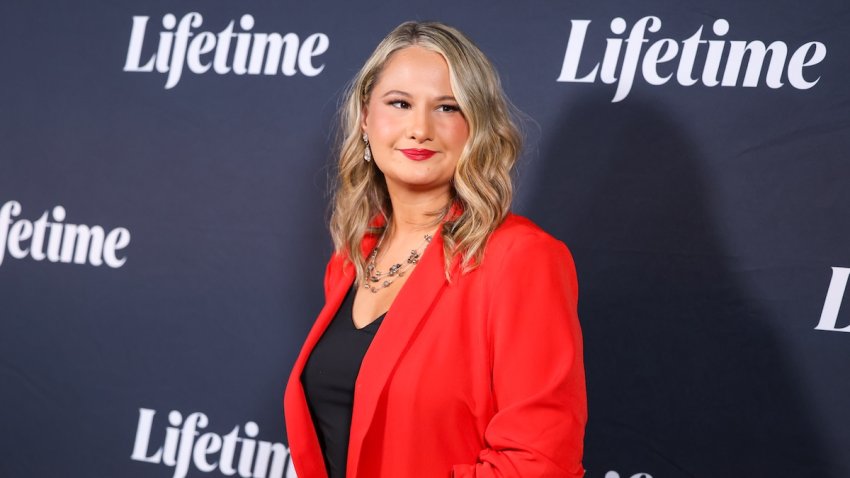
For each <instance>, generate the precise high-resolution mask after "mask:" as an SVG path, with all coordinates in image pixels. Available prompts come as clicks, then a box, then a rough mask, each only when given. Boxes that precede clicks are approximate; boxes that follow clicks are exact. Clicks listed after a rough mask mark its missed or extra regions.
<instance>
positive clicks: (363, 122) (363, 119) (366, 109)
mask: <svg viewBox="0 0 850 478" xmlns="http://www.w3.org/2000/svg"><path fill="white" fill-rule="evenodd" d="M367 116H369V106H368V105H363V107H362V108H360V129H361V131H362V132H363V133H365V132H366V117H367Z"/></svg>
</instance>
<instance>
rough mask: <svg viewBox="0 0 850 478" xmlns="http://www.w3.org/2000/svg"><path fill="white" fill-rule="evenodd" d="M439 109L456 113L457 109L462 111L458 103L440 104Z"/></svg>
mask: <svg viewBox="0 0 850 478" xmlns="http://www.w3.org/2000/svg"><path fill="white" fill-rule="evenodd" d="M438 109H439V110H440V111H442V112H444V113H454V112H456V111H460V107H459V106H457V105H440V107H439V108H438Z"/></svg>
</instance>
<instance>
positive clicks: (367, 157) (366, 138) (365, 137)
mask: <svg viewBox="0 0 850 478" xmlns="http://www.w3.org/2000/svg"><path fill="white" fill-rule="evenodd" d="M363 142H364V143H366V148H365V149H364V150H363V159H364V160H366V162H367V163H368V162H369V161H371V160H372V149H371V148H370V147H369V135H368V134H366V133H363Z"/></svg>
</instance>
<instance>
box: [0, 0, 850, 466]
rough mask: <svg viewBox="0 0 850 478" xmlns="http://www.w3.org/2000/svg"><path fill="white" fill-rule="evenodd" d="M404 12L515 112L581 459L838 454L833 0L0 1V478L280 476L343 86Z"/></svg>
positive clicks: (844, 125)
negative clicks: (494, 87) (450, 42)
mask: <svg viewBox="0 0 850 478" xmlns="http://www.w3.org/2000/svg"><path fill="white" fill-rule="evenodd" d="M408 19H419V20H425V19H438V20H441V21H444V22H447V23H450V24H453V25H455V26H457V27H459V28H460V29H462V30H463V31H465V32H466V33H467V34H468V35H469V36H470V37H472V38H473V39H474V40H475V41H476V42H477V43H478V45H479V46H480V47H481V48H482V49H483V50H484V51H485V53H486V54H487V55H488V56H489V57H490V58H491V59H492V60H493V62H494V63H495V64H496V66H497V68H498V69H499V71H500V73H501V75H502V79H503V82H504V86H505V89H506V90H507V93H508V95H509V96H510V98H511V99H512V101H513V102H514V103H515V104H516V106H517V107H518V108H519V109H520V110H521V111H523V112H524V114H525V115H527V117H525V118H524V120H523V129H524V131H525V135H526V138H527V148H526V151H525V154H524V155H523V158H522V161H521V165H520V168H519V174H518V195H517V200H516V203H515V211H516V212H518V213H520V214H524V215H527V216H529V217H530V218H531V219H533V220H534V221H536V222H537V223H538V224H540V225H541V226H542V227H544V228H545V229H546V230H548V231H550V232H551V233H552V234H554V235H555V236H556V237H558V238H559V239H561V240H563V241H564V242H566V243H567V244H568V245H569V246H570V248H571V250H572V252H573V254H574V256H575V260H576V264H577V268H578V273H579V283H580V303H579V312H580V317H581V322H582V326H583V329H584V334H585V336H584V337H585V347H586V356H585V361H586V366H587V383H588V397H589V407H590V420H589V423H588V428H587V435H586V454H585V466H586V468H587V469H588V473H587V476H588V477H598V478H603V477H604V478H621V477H622V478H625V477H632V478H647V477H653V478H662V477H718V476H720V477H752V476H777V477H786V476H787V477H801V476H805V477H818V478H839V477H846V476H850V454H848V453H847V452H846V447H847V444H848V443H850V427H848V424H850V407H848V405H847V399H848V397H850V374H848V373H847V371H846V364H847V363H848V362H850V334H848V333H847V332H850V313H848V312H847V308H846V307H845V308H844V309H843V310H842V309H841V302H842V299H843V298H844V296H845V295H846V285H847V279H848V275H850V221H848V218H847V213H848V206H850V188H848V184H850V164H848V160H850V61H848V58H850V51H848V45H850V29H848V27H847V24H848V21H850V7H848V6H847V4H846V2H844V1H840V0H821V1H812V2H807V3H805V4H803V3H801V2H792V1H788V0H780V1H770V2H768V1H756V2H743V3H742V2H734V1H731V0H715V1H711V2H707V1H703V2H696V1H694V2H670V1H665V0H648V1H646V2H639V3H638V4H636V3H634V2H626V1H607V2H592V1H585V0H577V1H560V2H556V1H531V2H523V3H517V2H507V1H491V2H477V3H465V4H456V2H449V1H436V2H430V3H429V4H428V5H424V4H422V3H421V2H369V1H367V2H356V3H351V2H339V1H336V2H289V1H260V0H249V1H242V2H235V1H224V0H205V1H199V0H176V1H146V2H128V1H118V2H74V3H63V2H44V1H29V2H6V3H4V4H3V5H2V6H0V58H2V59H3V66H2V69H0V86H2V88H0V110H1V111H2V114H0V406H2V408H0V410H2V411H0V414H2V415H0V423H2V429H3V433H2V438H0V440H2V450H3V455H2V460H0V476H4V477H6V476H8V477H33V476H36V477H41V476H69V477H88V476H121V477H135V476H151V477H154V476H162V477H175V478H178V477H184V476H204V475H211V476H241V477H256V478H260V477H275V478H277V477H282V476H288V477H291V476H293V474H292V473H293V472H292V471H291V469H290V467H289V461H288V453H287V448H286V443H287V441H286V436H285V431H284V423H283V417H282V411H281V397H282V393H283V387H284V383H285V380H286V378H287V376H288V372H289V369H290V367H291V366H292V363H293V361H294V359H295V355H296V353H297V352H298V349H299V347H300V345H301V342H302V340H303V339H304V337H305V336H306V333H307V330H308V327H309V326H310V325H311V323H312V321H313V319H314V317H315V315H316V313H317V312H318V310H319V308H320V307H321V305H322V292H321V290H322V289H321V278H322V273H323V271H324V265H325V262H326V260H327V258H328V255H329V253H330V250H331V245H330V240H329V238H328V235H327V230H326V226H325V219H326V217H327V214H326V212H327V204H328V201H329V195H328V188H327V184H328V175H329V173H330V171H331V170H332V162H333V157H332V154H331V149H332V147H333V137H334V136H333V129H334V127H335V114H336V108H337V105H338V101H339V97H340V94H341V91H342V89H343V88H344V86H345V84H346V82H347V81H349V79H350V78H351V77H352V76H353V74H354V73H355V72H356V71H357V69H358V68H359V66H360V65H361V64H362V62H363V61H364V60H365V58H366V57H367V56H368V55H369V53H370V52H371V50H372V48H374V46H375V45H376V44H377V42H378V41H379V40H380V39H381V38H382V37H383V36H384V35H385V34H386V33H387V32H388V31H389V30H390V29H392V28H393V27H394V26H395V25H397V24H398V23H400V22H401V21H404V20H408ZM274 34H278V35H279V36H275V35H274ZM270 39H271V41H272V43H271V44H270V45H271V47H270V48H268V49H264V43H263V42H267V41H269V40H270ZM278 40H279V41H278ZM276 41H277V43H275V42H276ZM275 49H277V50H275ZM276 55H279V56H276ZM178 73H179V75H178ZM629 78H633V81H632V84H631V86H630V87H629V83H628V82H629Z"/></svg>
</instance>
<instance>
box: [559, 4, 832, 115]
mask: <svg viewBox="0 0 850 478" xmlns="http://www.w3.org/2000/svg"><path fill="white" fill-rule="evenodd" d="M571 24H572V28H571V30H570V38H569V40H568V41H567V50H566V53H565V54H564V62H563V64H562V66H561V74H560V76H558V80H557V81H560V82H567V83H593V82H595V81H596V78H597V77H598V78H599V79H600V80H601V81H602V82H603V83H607V84H614V83H616V84H617V91H616V92H615V94H614V98H613V99H612V100H611V102H612V103H616V102H618V101H622V100H623V99H625V98H626V96H628V94H629V92H630V91H631V89H632V85H633V83H634V79H635V75H636V74H637V71H638V66H640V72H641V74H642V76H643V79H644V80H646V82H647V83H649V84H650V85H663V84H665V83H667V82H668V81H670V80H671V79H673V77H675V78H676V82H677V83H679V84H680V85H682V86H692V85H695V84H697V83H701V84H702V85H705V86H710V87H711V86H717V85H720V86H726V87H734V86H739V81H740V80H741V78H740V76H741V70H742V69H743V70H744V78H743V81H741V82H740V86H744V87H748V88H754V87H756V86H758V83H759V79H760V78H761V76H762V71H763V70H764V64H765V58H766V57H767V54H768V53H770V61H769V62H768V64H767V73H766V74H765V76H764V82H765V84H766V85H767V86H768V87H770V88H774V89H775V88H780V87H782V86H783V85H784V83H783V81H782V80H783V74H784V78H785V79H786V80H787V81H788V84H790V85H791V86H792V87H794V88H796V89H798V90H807V89H809V88H811V87H813V86H815V85H816V84H817V82H818V80H820V76H817V77H815V78H812V75H810V76H809V78H810V79H806V77H804V76H803V70H805V69H807V68H810V67H812V66H814V65H817V64H818V63H820V62H822V61H823V59H824V58H826V46H825V45H824V44H823V43H821V42H817V41H812V42H808V43H804V44H803V45H801V46H800V47H799V48H797V49H796V50H794V51H793V53H790V58H788V56H789V48H788V45H787V44H785V42H782V41H774V42H772V43H771V44H770V45H765V43H764V42H762V41H759V40H753V41H739V40H734V41H729V42H727V41H725V40H721V39H719V38H722V37H723V36H725V35H726V34H727V33H729V22H728V21H726V20H724V19H722V18H721V19H718V20H716V21H715V22H714V24H713V25H712V28H711V31H712V33H713V34H714V36H715V38H714V39H708V40H706V39H703V26H700V27H699V28H698V29H697V31H696V32H695V33H694V34H693V35H691V36H690V37H688V38H686V39H684V40H681V41H676V40H674V39H672V38H662V39H659V40H657V41H655V42H653V43H652V44H651V45H649V47H648V48H647V49H646V51H645V52H644V53H643V60H642V61H641V58H640V56H641V53H642V50H643V47H644V44H647V43H649V40H648V39H646V38H645V35H646V33H647V32H649V33H656V32H658V31H659V30H660V29H661V19H660V18H658V17H654V16H647V17H643V18H641V19H640V20H638V21H636V22H635V24H634V25H632V28H631V31H629V35H628V38H620V37H619V36H615V37H614V38H608V39H607V43H606V46H605V54H604V56H603V57H602V61H601V63H599V62H598V63H596V64H594V65H593V67H592V68H590V69H589V70H582V72H581V73H579V60H580V59H581V54H582V50H583V48H584V40H585V36H586V34H587V29H588V27H589V26H590V20H572V21H571ZM626 27H627V24H626V21H625V20H623V19H622V18H619V17H618V18H615V19H613V20H611V32H612V33H613V34H614V35H623V34H624V33H625V32H626ZM624 42H625V43H626V48H625V53H624V54H622V55H621V50H622V49H623V43H624ZM706 43H707V44H708V47H706V48H704V47H703V45H705V44H706ZM703 53H704V58H705V63H704V64H703V65H701V66H700V65H695V63H696V59H697V56H698V54H700V55H702V54H703ZM745 57H746V58H747V59H746V62H745V61H744V58H745ZM724 58H725V64H723V60H724ZM674 60H677V61H678V65H676V66H674V67H671V66H668V67H667V68H664V67H663V64H664V63H668V62H671V61H674ZM786 60H787V62H786ZM659 67H661V68H659ZM700 68H701V70H702V71H699V70H700ZM659 69H661V70H663V71H659ZM618 70H619V71H618ZM695 70H696V71H695Z"/></svg>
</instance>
